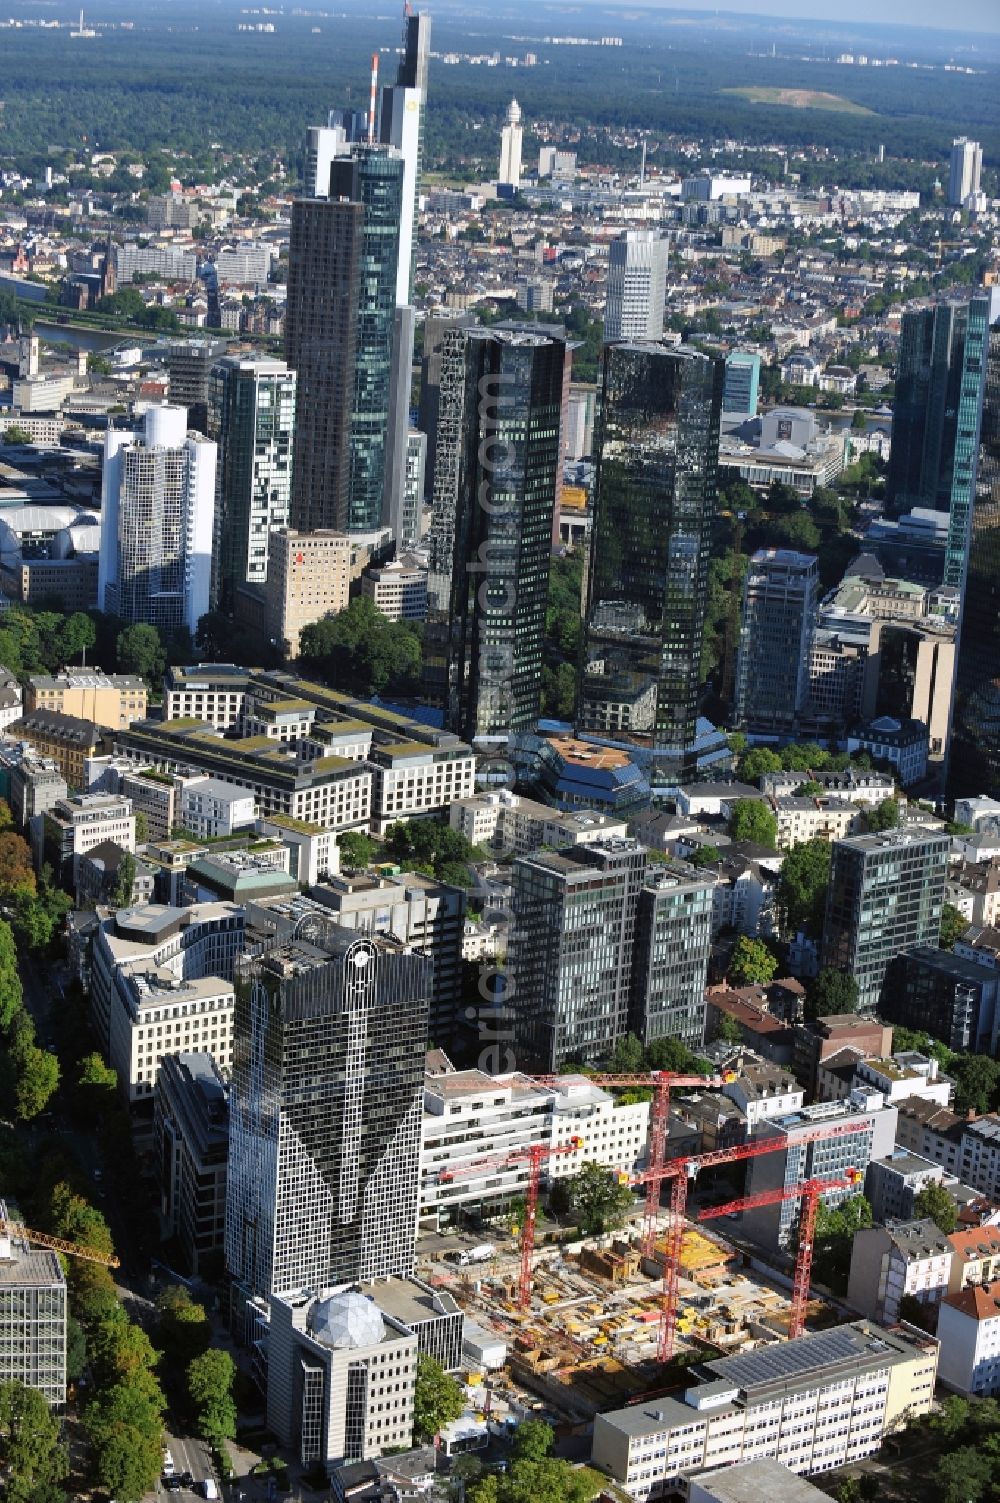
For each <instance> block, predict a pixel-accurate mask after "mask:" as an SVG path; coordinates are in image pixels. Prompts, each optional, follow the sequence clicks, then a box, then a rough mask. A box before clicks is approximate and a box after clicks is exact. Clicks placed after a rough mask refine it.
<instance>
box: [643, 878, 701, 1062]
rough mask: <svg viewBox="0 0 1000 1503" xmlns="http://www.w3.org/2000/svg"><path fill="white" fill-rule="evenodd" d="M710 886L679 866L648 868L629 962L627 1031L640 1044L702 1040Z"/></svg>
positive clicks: (695, 1045)
mask: <svg viewBox="0 0 1000 1503" xmlns="http://www.w3.org/2000/svg"><path fill="white" fill-rule="evenodd" d="M713 889H714V882H713V881H711V880H706V879H705V878H702V877H699V876H698V875H697V874H696V873H695V871H694V870H693V868H690V867H685V866H683V865H679V864H678V865H676V866H672V867H666V866H663V867H661V866H655V867H651V868H650V871H649V875H648V877H647V880H646V885H645V887H644V888H643V890H642V892H641V893H640V895H639V914H638V923H637V928H636V937H635V953H634V956H633V959H632V987H631V997H632V1004H631V1022H630V1028H631V1032H632V1033H634V1034H635V1036H636V1038H638V1039H641V1040H642V1042H643V1043H644V1044H650V1043H652V1041H653V1040H654V1039H662V1038H671V1039H680V1040H681V1041H682V1042H683V1043H685V1044H687V1046H688V1048H689V1049H697V1048H698V1047H699V1045H700V1044H702V1043H703V1042H704V1039H705V979H706V976H707V974H708V957H709V953H710V951H711V948H712V894H713Z"/></svg>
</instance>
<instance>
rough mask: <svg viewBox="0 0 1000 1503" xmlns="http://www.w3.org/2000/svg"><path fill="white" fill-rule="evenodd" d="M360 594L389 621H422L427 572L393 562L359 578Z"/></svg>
mask: <svg viewBox="0 0 1000 1503" xmlns="http://www.w3.org/2000/svg"><path fill="white" fill-rule="evenodd" d="M361 593H362V595H363V596H364V598H365V599H366V600H370V601H371V602H372V604H373V605H374V606H375V607H376V609H377V610H380V611H381V612H382V614H383V616H387V617H388V618H389V620H390V621H423V620H424V618H425V617H426V615H427V570H426V569H425V568H424V567H423V566H422V565H421V564H418V563H416V562H412V563H406V562H405V561H404V560H403V559H394V560H393V562H392V563H391V564H384V565H383V566H382V567H381V568H368V569H366V570H365V572H364V573H363V574H362V576H361Z"/></svg>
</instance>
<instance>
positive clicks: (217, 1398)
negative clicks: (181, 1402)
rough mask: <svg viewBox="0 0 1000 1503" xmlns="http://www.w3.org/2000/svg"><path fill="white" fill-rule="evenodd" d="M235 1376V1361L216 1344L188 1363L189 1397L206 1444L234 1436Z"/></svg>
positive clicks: (221, 1443)
mask: <svg viewBox="0 0 1000 1503" xmlns="http://www.w3.org/2000/svg"><path fill="white" fill-rule="evenodd" d="M235 1376H236V1364H235V1362H234V1361H233V1359H232V1357H230V1355H229V1353H228V1352H224V1351H222V1350H221V1349H220V1348H219V1347H210V1348H209V1350H208V1351H207V1352H202V1354H201V1356H200V1357H194V1358H192V1360H191V1361H190V1362H189V1363H188V1367H187V1374H186V1379H187V1396H188V1401H189V1403H190V1405H191V1408H192V1411H193V1412H194V1414H195V1415H196V1416H197V1425H198V1433H199V1435H200V1436H201V1437H202V1439H203V1440H207V1441H208V1443H209V1445H212V1446H220V1445H223V1444H224V1443H225V1442H226V1441H227V1440H235V1439H236V1404H235V1402H234V1401H233V1379H234V1378H235Z"/></svg>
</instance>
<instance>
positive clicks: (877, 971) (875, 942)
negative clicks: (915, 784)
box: [821, 828, 951, 1013]
mask: <svg viewBox="0 0 1000 1503" xmlns="http://www.w3.org/2000/svg"><path fill="white" fill-rule="evenodd" d="M950 844H951V842H950V838H949V836H947V835H935V834H933V833H932V832H931V831H929V830H925V829H916V828H915V829H912V830H905V831H889V832H888V833H885V834H881V835H855V836H851V837H850V838H849V839H847V840H837V841H834V845H833V861H832V866H831V869H830V885H829V888H828V890H827V898H826V913H825V916H824V922H823V942H822V947H821V959H822V964H823V965H824V966H833V967H834V968H835V969H837V970H839V971H845V972H846V973H847V974H848V975H849V976H853V978H854V980H855V981H856V982H857V986H858V1011H859V1012H862V1013H873V1012H876V1011H878V1009H879V1008H880V1006H881V1003H882V1000H883V989H884V982H885V977H886V971H887V970H888V968H889V965H890V963H891V962H892V961H893V960H895V958H896V956H897V955H900V954H901V953H902V952H903V951H904V950H905V949H907V948H908V946H910V945H932V946H933V945H936V944H937V942H938V935H939V933H940V929H941V913H942V909H943V905H944V886H945V878H946V876H947V870H948V852H949V849H950Z"/></svg>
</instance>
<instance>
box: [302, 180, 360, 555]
mask: <svg viewBox="0 0 1000 1503" xmlns="http://www.w3.org/2000/svg"><path fill="white" fill-rule="evenodd" d="M362 220H363V211H362V208H361V205H360V204H358V203H341V202H335V201H333V200H330V199H326V198H300V199H297V200H296V202H295V203H293V205H292V225H291V238H290V245H289V255H288V299H287V305H286V310H287V311H286V314H285V358H286V360H287V361H288V364H289V366H290V367H291V368H292V370H294V372H295V375H296V382H297V391H296V409H297V410H296V421H295V445H294V454H293V463H292V509H291V520H292V524H293V525H294V526H295V527H297V528H298V529H300V530H301V531H302V532H312V531H314V530H315V529H316V528H319V527H327V528H329V527H334V528H339V529H341V530H343V529H344V528H345V527H346V525H347V503H348V494H349V480H350V449H351V403H352V397H353V392H354V364H355V350H356V345H357V335H358V316H357V310H358V301H359V297H360V287H361V241H362Z"/></svg>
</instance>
